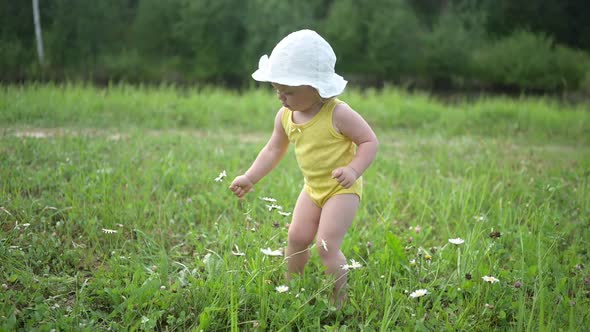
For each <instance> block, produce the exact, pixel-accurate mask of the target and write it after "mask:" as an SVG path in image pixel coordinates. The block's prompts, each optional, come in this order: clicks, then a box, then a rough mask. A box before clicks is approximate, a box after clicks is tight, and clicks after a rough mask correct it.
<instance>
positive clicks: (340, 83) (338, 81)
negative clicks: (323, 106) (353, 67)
mask: <svg viewBox="0 0 590 332" xmlns="http://www.w3.org/2000/svg"><path fill="white" fill-rule="evenodd" d="M252 78H253V79H255V80H256V81H259V82H271V83H277V84H281V85H288V86H301V85H309V86H311V87H313V88H315V89H316V90H318V93H319V95H320V97H322V98H331V97H335V96H338V95H340V94H341V93H342V92H343V91H344V89H345V88H346V84H347V83H348V82H347V81H346V80H345V79H344V78H343V77H342V76H340V75H338V74H336V73H334V74H332V75H331V76H329V77H326V78H324V79H323V80H322V82H309V81H306V80H302V79H293V78H289V77H273V76H272V75H271V74H270V73H269V72H268V70H266V68H259V69H258V70H256V71H255V72H254V73H252Z"/></svg>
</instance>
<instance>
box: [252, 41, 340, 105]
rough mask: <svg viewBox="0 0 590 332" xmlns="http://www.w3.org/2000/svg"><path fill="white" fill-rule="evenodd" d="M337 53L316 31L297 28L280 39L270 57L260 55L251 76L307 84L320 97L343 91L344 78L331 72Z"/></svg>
mask: <svg viewBox="0 0 590 332" xmlns="http://www.w3.org/2000/svg"><path fill="white" fill-rule="evenodd" d="M335 64H336V54H334V51H333V50H332V47H331V46H330V44H328V42H327V41H326V40H325V39H324V38H322V37H321V36H320V35H319V34H318V33H317V32H315V31H312V30H299V31H295V32H292V33H291V34H289V35H287V36H286V37H285V38H283V39H282V40H281V41H280V42H279V43H278V44H277V46H275V48H274V49H273V50H272V53H271V54H270V57H268V56H267V55H266V54H265V55H263V56H262V57H260V60H259V62H258V70H257V71H255V72H254V73H253V74H252V78H254V79H255V80H257V81H260V82H272V83H278V84H282V85H288V86H300V85H309V86H312V87H314V88H315V89H316V90H318V93H319V94H320V96H321V97H323V98H329V97H334V96H337V95H339V94H341V93H342V91H344V88H345V87H346V83H347V82H346V80H344V79H343V78H342V76H340V75H338V74H336V73H335V72H334V65H335Z"/></svg>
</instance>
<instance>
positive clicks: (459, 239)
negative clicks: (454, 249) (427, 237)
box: [449, 237, 465, 245]
mask: <svg viewBox="0 0 590 332" xmlns="http://www.w3.org/2000/svg"><path fill="white" fill-rule="evenodd" d="M449 242H450V243H452V244H456V245H460V244H463V243H465V240H463V239H462V238H460V237H458V238H456V239H449Z"/></svg>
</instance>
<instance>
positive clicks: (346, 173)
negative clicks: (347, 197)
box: [332, 166, 358, 189]
mask: <svg viewBox="0 0 590 332" xmlns="http://www.w3.org/2000/svg"><path fill="white" fill-rule="evenodd" d="M332 178H333V179H336V181H338V183H340V185H341V186H343V187H344V188H347V189H348V188H350V186H352V185H353V184H354V182H355V181H356V180H357V179H358V174H357V173H356V171H355V170H354V169H352V167H349V166H344V167H338V168H336V169H335V170H333V171H332Z"/></svg>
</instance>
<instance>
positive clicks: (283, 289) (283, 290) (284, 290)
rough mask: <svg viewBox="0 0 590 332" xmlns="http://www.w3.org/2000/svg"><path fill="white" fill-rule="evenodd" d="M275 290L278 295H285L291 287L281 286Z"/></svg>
mask: <svg viewBox="0 0 590 332" xmlns="http://www.w3.org/2000/svg"><path fill="white" fill-rule="evenodd" d="M275 289H276V290H277V293H284V292H287V291H288V290H289V286H285V285H281V286H277V287H275Z"/></svg>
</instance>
